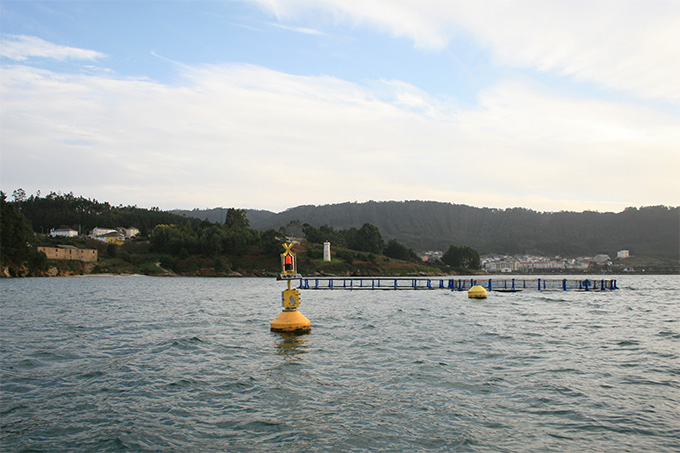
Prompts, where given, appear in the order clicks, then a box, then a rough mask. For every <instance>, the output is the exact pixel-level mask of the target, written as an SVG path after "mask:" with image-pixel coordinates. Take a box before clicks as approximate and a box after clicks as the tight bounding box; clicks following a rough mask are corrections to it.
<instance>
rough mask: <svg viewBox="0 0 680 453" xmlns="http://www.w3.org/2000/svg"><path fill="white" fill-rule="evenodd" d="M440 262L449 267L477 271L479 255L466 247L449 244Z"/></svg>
mask: <svg viewBox="0 0 680 453" xmlns="http://www.w3.org/2000/svg"><path fill="white" fill-rule="evenodd" d="M442 261H443V262H444V263H446V264H448V265H449V266H451V267H460V268H464V269H479V267H480V263H479V253H477V251H476V250H475V249H473V248H472V247H469V246H467V245H464V246H460V247H459V246H455V245H453V244H451V245H450V246H449V249H448V250H447V251H446V252H445V253H444V255H443V256H442Z"/></svg>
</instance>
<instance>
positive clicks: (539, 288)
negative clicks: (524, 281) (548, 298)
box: [538, 278, 541, 291]
mask: <svg viewBox="0 0 680 453" xmlns="http://www.w3.org/2000/svg"><path fill="white" fill-rule="evenodd" d="M538 290H539V291H540V290H541V279H540V278H539V279H538Z"/></svg>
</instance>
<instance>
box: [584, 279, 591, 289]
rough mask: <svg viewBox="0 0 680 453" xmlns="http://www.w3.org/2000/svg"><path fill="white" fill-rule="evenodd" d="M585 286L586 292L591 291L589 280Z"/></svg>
mask: <svg viewBox="0 0 680 453" xmlns="http://www.w3.org/2000/svg"><path fill="white" fill-rule="evenodd" d="M585 285H586V291H590V288H589V285H590V282H589V281H588V279H587V278H586V281H585Z"/></svg>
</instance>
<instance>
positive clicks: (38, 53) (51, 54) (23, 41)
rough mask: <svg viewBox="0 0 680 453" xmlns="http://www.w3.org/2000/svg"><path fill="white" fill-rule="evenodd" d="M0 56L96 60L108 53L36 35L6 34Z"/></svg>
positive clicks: (0, 44)
mask: <svg viewBox="0 0 680 453" xmlns="http://www.w3.org/2000/svg"><path fill="white" fill-rule="evenodd" d="M0 56H1V57H5V58H9V59H11V60H15V61H26V60H28V59H29V58H48V59H52V60H59V61H63V60H96V59H99V58H104V57H105V56H106V55H104V54H103V53H100V52H95V51H93V50H87V49H78V48H75V47H67V46H60V45H58V44H53V43H50V42H47V41H44V40H42V39H40V38H37V37H35V36H26V35H4V36H3V37H2V42H0Z"/></svg>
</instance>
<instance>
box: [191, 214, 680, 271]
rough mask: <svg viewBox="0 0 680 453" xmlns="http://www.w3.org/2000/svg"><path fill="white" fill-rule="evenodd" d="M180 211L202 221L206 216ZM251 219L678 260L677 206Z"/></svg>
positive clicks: (427, 241) (509, 247) (412, 239)
mask: <svg viewBox="0 0 680 453" xmlns="http://www.w3.org/2000/svg"><path fill="white" fill-rule="evenodd" d="M212 212H213V213H219V212H220V211H219V209H218V210H212ZM182 213H183V214H186V215H190V216H196V217H202V216H203V215H205V214H207V211H183V212H182ZM248 216H249V221H250V225H251V227H253V228H256V229H260V230H264V229H268V228H275V229H278V228H279V227H282V226H283V227H285V226H288V225H289V224H290V222H295V221H299V222H300V223H301V224H304V223H309V224H310V225H312V226H315V227H319V226H322V225H328V226H331V227H333V228H336V229H346V228H351V227H356V228H359V227H361V225H363V224H364V223H371V224H373V225H376V226H377V227H378V228H379V229H380V231H381V233H382V235H383V237H385V238H389V239H392V238H394V239H397V240H398V241H400V242H402V243H403V244H405V245H407V246H408V247H411V248H413V249H415V250H421V251H425V250H446V248H447V247H448V246H449V244H452V243H453V244H464V245H469V246H471V247H473V248H475V249H476V250H478V251H479V252H480V253H481V254H486V253H499V254H500V253H507V254H520V253H535V254H541V255H548V256H551V255H561V256H593V255H595V254H598V253H607V254H610V255H614V256H615V255H616V251H618V250H624V249H625V250H630V252H631V254H633V255H638V256H654V257H663V258H669V259H673V260H676V261H678V260H680V208H679V207H665V206H653V207H644V208H639V209H637V208H628V209H626V210H624V211H623V212H619V213H598V212H591V211H586V212H554V213H542V212H536V211H532V210H529V209H523V208H513V209H505V210H500V209H489V208H475V207H471V206H465V205H456V204H451V203H440V202H429V201H405V202H396V201H389V202H373V201H371V202H367V203H342V204H333V205H325V206H298V207H295V208H291V209H288V210H286V211H284V212H281V213H278V214H275V213H271V212H267V211H249V212H248ZM206 217H207V216H206ZM202 218H205V217H202ZM214 220H215V221H217V220H219V219H214Z"/></svg>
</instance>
